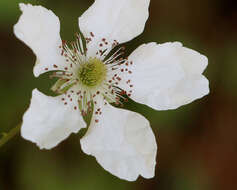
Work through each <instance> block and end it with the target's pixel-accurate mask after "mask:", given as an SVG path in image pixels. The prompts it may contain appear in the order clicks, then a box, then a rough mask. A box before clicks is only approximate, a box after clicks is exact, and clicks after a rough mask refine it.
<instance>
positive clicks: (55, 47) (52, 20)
mask: <svg viewBox="0 0 237 190" xmlns="http://www.w3.org/2000/svg"><path fill="white" fill-rule="evenodd" d="M19 6H20V9H21V11H22V15H21V16H20V19H19V20H18V22H17V24H15V26H14V33H15V35H16V37H17V38H19V39H20V40H22V41H23V42H24V43H25V44H26V45H28V46H29V47H30V48H31V49H32V50H33V52H34V53H35V54H36V56H37V61H36V64H35V67H34V75H35V76H36V77H38V76H39V75H40V74H42V73H44V72H46V71H49V70H56V68H54V67H53V65H54V64H56V65H57V66H58V67H57V70H58V69H59V68H60V67H62V68H63V67H64V58H63V57H62V56H61V55H60V53H61V52H60V48H59V46H60V45H62V41H61V37H60V22H59V19H58V17H57V16H55V14H54V13H53V12H52V11H51V10H48V9H46V8H44V7H42V6H32V5H31V4H23V3H20V4H19Z"/></svg>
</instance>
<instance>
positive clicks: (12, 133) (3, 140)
mask: <svg viewBox="0 0 237 190" xmlns="http://www.w3.org/2000/svg"><path fill="white" fill-rule="evenodd" d="M20 129H21V123H20V124H18V125H17V126H16V127H14V128H13V129H11V130H10V131H9V132H8V133H7V134H4V135H3V137H2V138H0V148H1V147H2V146H3V145H4V144H6V143H7V142H8V141H9V140H10V139H12V138H13V137H14V136H15V135H17V134H18V133H19V132H20Z"/></svg>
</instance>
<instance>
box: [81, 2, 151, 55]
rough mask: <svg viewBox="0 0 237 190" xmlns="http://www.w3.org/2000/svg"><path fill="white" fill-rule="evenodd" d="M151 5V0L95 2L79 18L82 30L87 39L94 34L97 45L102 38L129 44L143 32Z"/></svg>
mask: <svg viewBox="0 0 237 190" xmlns="http://www.w3.org/2000/svg"><path fill="white" fill-rule="evenodd" d="M149 4H150V0H95V2H94V4H93V5H92V6H91V7H90V8H89V9H88V10H87V11H86V12H85V13H84V14H83V15H82V16H81V17H80V18H79V27H80V30H81V31H82V33H83V34H84V35H85V36H86V37H91V35H90V32H92V33H93V34H94V35H95V37H94V38H95V39H93V41H94V43H97V45H98V41H100V40H101V39H102V38H105V39H106V40H107V41H108V42H109V43H111V42H113V40H117V41H118V42H119V43H124V42H127V41H129V40H131V39H133V38H135V37H136V36H138V35H140V34H141V33H142V32H143V30H144V27H145V23H146V21H147V19H148V16H149V12H148V8H149ZM93 45H94V44H93ZM88 50H89V51H90V50H91V48H88Z"/></svg>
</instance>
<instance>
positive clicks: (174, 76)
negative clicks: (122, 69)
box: [120, 42, 209, 110]
mask: <svg viewBox="0 0 237 190" xmlns="http://www.w3.org/2000/svg"><path fill="white" fill-rule="evenodd" d="M128 59H129V61H132V62H133V64H132V65H131V66H130V68H129V69H130V70H131V71H132V74H130V75H129V74H123V76H122V78H123V80H124V82H123V83H122V84H121V85H120V87H121V88H123V89H124V90H125V91H127V92H129V91H130V90H132V94H131V98H132V99H134V100H135V101H137V102H140V103H142V104H147V105H148V106H151V107H152V108H154V109H157V110H168V109H176V108H178V107H179V106H182V105H185V104H188V103H190V102H192V101H194V100H196V99H199V98H202V97H203V96H205V95H207V94H208V93H209V82H208V80H207V79H206V78H205V77H204V76H203V75H202V72H203V71H204V70H205V68H206V67H207V64H208V59H207V58H206V57H205V56H204V55H201V54H200V53H198V52H196V51H194V50H191V49H188V48H185V47H183V46H182V44H181V43H178V42H175V43H165V44H156V43H149V44H144V45H141V46H140V47H138V48H137V49H136V50H135V51H134V52H133V53H132V54H131V55H130V56H129V58H128ZM129 79H130V80H131V83H130V84H132V85H131V86H129V85H127V84H126V82H125V81H128V80H129Z"/></svg>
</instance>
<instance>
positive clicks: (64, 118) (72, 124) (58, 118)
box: [21, 89, 86, 149]
mask: <svg viewBox="0 0 237 190" xmlns="http://www.w3.org/2000/svg"><path fill="white" fill-rule="evenodd" d="M85 127H86V124H85V122H84V121H83V118H82V117H81V114H80V112H79V111H75V110H74V109H73V107H71V106H69V105H67V106H65V105H64V104H63V102H62V101H61V97H60V96H58V97H49V96H46V95H44V94H42V93H41V92H39V91H38V90H36V89H35V90H33V92H32V99H31V105H30V107H29V109H28V110H27V111H26V113H25V114H24V116H23V124H22V128H21V135H22V137H23V138H25V139H27V140H30V141H32V142H34V143H36V144H37V145H38V146H39V147H40V149H51V148H53V147H55V146H56V145H58V144H59V143H60V142H61V141H63V140H64V139H66V138H67V137H68V136H69V135H70V134H71V133H77V132H78V131H79V130H80V129H81V128H85Z"/></svg>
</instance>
